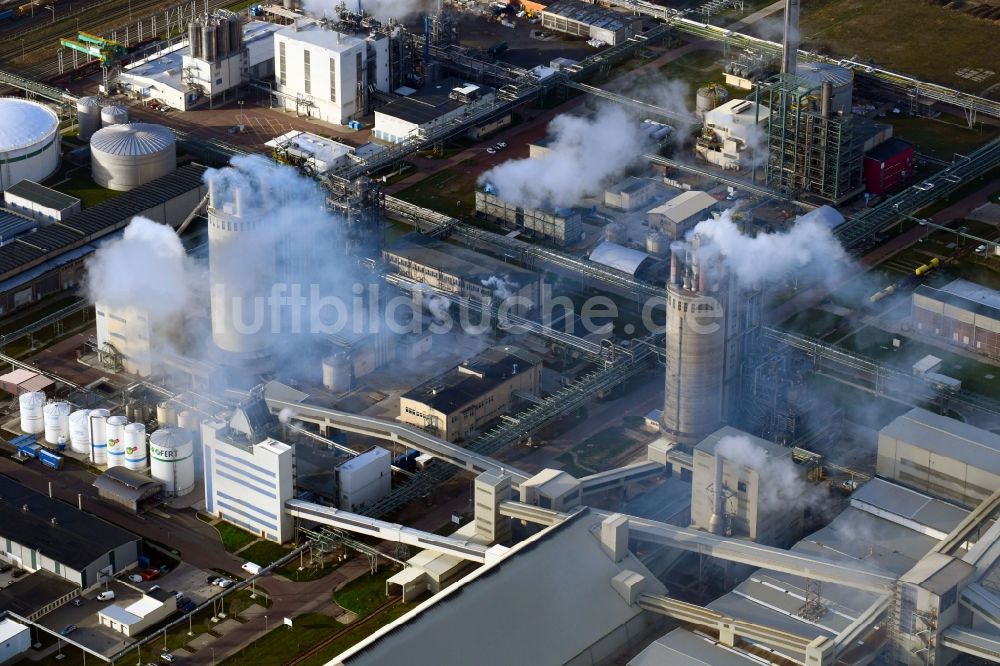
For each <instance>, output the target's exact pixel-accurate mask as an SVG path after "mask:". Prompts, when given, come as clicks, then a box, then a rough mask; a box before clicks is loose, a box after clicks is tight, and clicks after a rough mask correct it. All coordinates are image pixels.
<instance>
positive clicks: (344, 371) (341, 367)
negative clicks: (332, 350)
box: [323, 353, 351, 393]
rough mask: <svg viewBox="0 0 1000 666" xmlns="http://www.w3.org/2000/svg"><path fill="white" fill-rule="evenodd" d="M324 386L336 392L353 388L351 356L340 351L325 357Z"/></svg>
mask: <svg viewBox="0 0 1000 666" xmlns="http://www.w3.org/2000/svg"><path fill="white" fill-rule="evenodd" d="M323 386H325V387H326V388H327V390H330V391H333V392H334V393H341V392H343V391H350V390H351V358H350V356H348V355H347V354H344V353H340V354H334V355H333V356H327V357H326V358H325V359H323Z"/></svg>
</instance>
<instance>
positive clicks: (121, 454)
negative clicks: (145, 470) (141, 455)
mask: <svg viewBox="0 0 1000 666" xmlns="http://www.w3.org/2000/svg"><path fill="white" fill-rule="evenodd" d="M126 425H128V419H126V418H125V417H124V416H118V415H115V416H109V417H108V420H107V441H108V467H121V466H122V465H124V464H125V426H126Z"/></svg>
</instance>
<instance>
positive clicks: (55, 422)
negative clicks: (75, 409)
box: [42, 401, 70, 445]
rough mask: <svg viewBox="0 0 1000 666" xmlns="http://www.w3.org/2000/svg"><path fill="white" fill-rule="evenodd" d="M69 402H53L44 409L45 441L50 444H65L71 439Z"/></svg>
mask: <svg viewBox="0 0 1000 666" xmlns="http://www.w3.org/2000/svg"><path fill="white" fill-rule="evenodd" d="M69 413H70V406H69V403H68V402H62V401H53V402H50V403H48V404H47V405H45V407H43V408H42V416H43V422H44V426H45V427H44V431H45V441H46V443H48V444H56V445H58V444H65V443H66V439H67V438H68V437H69Z"/></svg>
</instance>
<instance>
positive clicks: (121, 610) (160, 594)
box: [97, 589, 177, 637]
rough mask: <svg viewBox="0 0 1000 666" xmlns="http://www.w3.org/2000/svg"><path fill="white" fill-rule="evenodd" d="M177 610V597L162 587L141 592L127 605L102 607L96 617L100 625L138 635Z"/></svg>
mask: <svg viewBox="0 0 1000 666" xmlns="http://www.w3.org/2000/svg"><path fill="white" fill-rule="evenodd" d="M176 612H177V599H176V598H175V597H174V595H173V594H172V593H170V592H167V591H166V590H164V589H158V590H152V591H150V592H145V593H143V595H142V597H140V598H139V599H138V600H137V601H134V602H132V603H131V604H129V605H127V606H121V605H118V604H111V605H109V606H105V607H104V608H102V609H101V610H100V611H99V612H98V614H97V619H98V622H100V624H101V625H103V626H105V627H108V628H109V629H111V631H117V632H118V633H120V634H123V635H125V636H129V637H133V636H138V635H139V634H141V633H142V632H143V631H145V630H146V629H149V628H150V627H152V626H153V625H155V624H158V623H159V622H162V621H163V620H165V619H167V618H168V617H170V616H171V615H172V614H174V613H176Z"/></svg>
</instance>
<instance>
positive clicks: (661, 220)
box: [646, 190, 719, 240]
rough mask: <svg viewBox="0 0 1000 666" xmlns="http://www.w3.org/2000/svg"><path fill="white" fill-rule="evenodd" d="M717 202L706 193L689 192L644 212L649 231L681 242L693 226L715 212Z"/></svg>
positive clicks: (717, 205)
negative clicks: (655, 231) (653, 230)
mask: <svg viewBox="0 0 1000 666" xmlns="http://www.w3.org/2000/svg"><path fill="white" fill-rule="evenodd" d="M718 207H719V200H718V199H716V198H715V197H713V196H712V195H711V194H708V193H707V192H700V191H698V190H689V191H687V192H683V193H681V194H678V195H677V196H676V197H674V198H673V199H671V200H670V201H667V202H666V203H664V204H661V205H659V206H656V207H655V208H651V209H649V210H648V211H647V212H646V221H647V222H649V227H650V229H657V230H659V231H660V232H661V233H663V234H666V235H667V236H669V237H670V238H671V239H672V240H681V239H683V238H684V237H685V236H687V233H688V232H689V231H691V230H692V229H694V226H695V225H696V224H697V223H698V222H700V221H702V220H704V219H707V218H708V217H709V213H711V212H712V211H714V210H717V209H718Z"/></svg>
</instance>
